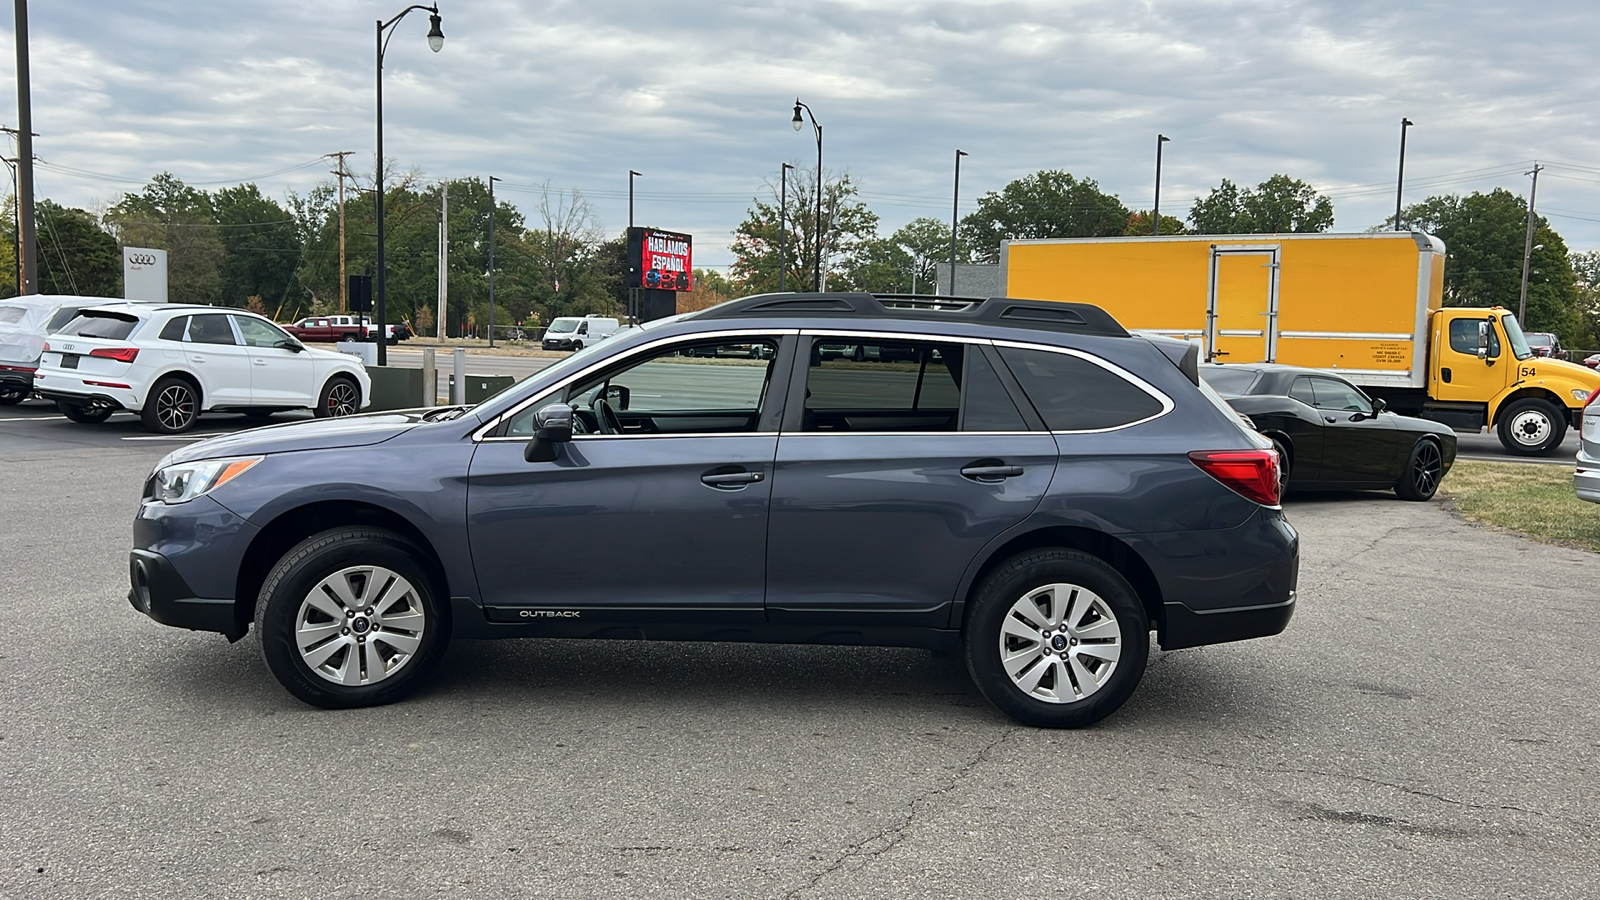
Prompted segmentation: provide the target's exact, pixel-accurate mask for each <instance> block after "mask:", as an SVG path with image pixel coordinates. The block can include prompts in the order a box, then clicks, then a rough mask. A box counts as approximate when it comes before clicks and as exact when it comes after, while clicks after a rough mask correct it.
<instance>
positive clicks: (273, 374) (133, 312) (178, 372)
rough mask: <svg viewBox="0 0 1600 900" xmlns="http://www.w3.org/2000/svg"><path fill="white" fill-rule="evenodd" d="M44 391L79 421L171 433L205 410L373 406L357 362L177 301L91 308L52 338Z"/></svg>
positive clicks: (250, 316) (43, 367) (272, 328)
mask: <svg viewBox="0 0 1600 900" xmlns="http://www.w3.org/2000/svg"><path fill="white" fill-rule="evenodd" d="M34 390H35V392H37V393H38V394H39V396H41V397H44V398H45V399H47V400H54V401H56V406H57V407H59V408H60V410H61V412H62V414H63V415H65V416H66V417H67V418H69V419H71V420H72V421H74V422H85V423H89V422H103V421H105V420H106V418H107V417H109V416H110V415H111V414H112V413H113V412H116V411H117V410H119V409H126V410H129V411H130V412H136V413H138V414H139V417H140V418H141V419H143V421H144V424H145V427H146V428H149V429H150V430H151V431H156V432H160V433H163V434H174V433H176V432H180V431H184V430H187V429H189V428H191V427H193V426H194V423H195V419H197V418H199V416H200V414H201V413H202V412H213V411H226V412H241V413H244V414H246V415H249V416H253V417H257V418H265V417H267V416H269V415H271V414H272V413H274V412H278V411H280V410H286V409H311V410H314V411H315V412H316V414H317V415H318V416H322V417H325V416H348V415H351V414H353V413H355V412H356V411H358V410H360V409H361V408H362V407H363V406H366V405H367V404H369V403H370V402H372V397H371V392H372V380H371V379H370V378H369V377H368V376H367V371H366V369H365V368H363V367H362V365H361V361H360V360H358V359H357V358H355V357H353V356H348V355H346V354H343V353H334V352H332V351H329V350H312V349H310V348H308V347H306V346H305V345H304V344H302V343H300V342H299V341H297V340H295V339H294V338H292V337H290V336H289V335H288V334H286V333H285V332H284V331H283V329H281V328H279V327H278V326H277V325H274V324H273V323H272V322H269V321H268V320H266V319H265V318H262V317H261V316H258V315H256V314H254V313H249V312H245V311H244V310H239V309H225V308H221V307H216V306H194V305H188V304H167V303H159V304H157V303H121V304H115V305H101V306H96V307H91V308H89V309H85V310H83V311H82V312H81V313H79V314H78V316H77V317H76V318H74V319H73V320H72V321H70V322H68V323H67V324H66V325H65V326H63V327H62V328H61V330H60V331H57V332H55V333H54V334H51V335H50V336H49V338H47V339H46V343H45V345H44V353H43V355H42V357H41V358H40V360H39V370H38V371H37V372H36V373H35V374H34Z"/></svg>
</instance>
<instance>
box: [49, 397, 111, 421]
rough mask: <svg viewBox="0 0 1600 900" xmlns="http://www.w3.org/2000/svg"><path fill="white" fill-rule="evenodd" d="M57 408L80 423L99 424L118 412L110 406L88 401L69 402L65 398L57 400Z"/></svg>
mask: <svg viewBox="0 0 1600 900" xmlns="http://www.w3.org/2000/svg"><path fill="white" fill-rule="evenodd" d="M56 409H59V410H61V414H62V415H63V416H66V417H67V418H69V419H71V420H72V421H74V422H77V423H78V424H80V425H97V424H99V423H101V422H104V421H105V420H107V419H109V418H111V414H112V413H114V412H116V410H114V409H112V408H111V407H109V406H90V405H89V404H87V403H68V402H66V401H65V400H57V401H56Z"/></svg>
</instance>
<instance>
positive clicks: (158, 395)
mask: <svg viewBox="0 0 1600 900" xmlns="http://www.w3.org/2000/svg"><path fill="white" fill-rule="evenodd" d="M139 418H140V419H141V420H142V421H143V422H144V427H146V428H148V429H150V430H151V431H154V432H157V433H159V434H177V433H178V432H180V431H188V430H189V429H190V428H193V427H194V423H195V420H196V419H198V418H200V392H199V391H197V390H195V387H194V385H193V384H190V383H189V382H188V381H186V380H184V379H182V378H172V377H168V378H163V379H161V380H160V381H158V382H156V384H155V387H152V388H151V389H150V394H149V396H147V397H146V398H145V401H144V409H142V410H140V411H139Z"/></svg>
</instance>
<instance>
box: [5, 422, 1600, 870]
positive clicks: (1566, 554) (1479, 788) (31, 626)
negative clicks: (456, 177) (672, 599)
mask: <svg viewBox="0 0 1600 900" xmlns="http://www.w3.org/2000/svg"><path fill="white" fill-rule="evenodd" d="M33 407H34V404H25V405H24V406H22V407H15V408H11V409H9V410H6V411H5V415H6V418H7V421H6V422H5V423H0V522H3V523H4V527H3V528H0V584H3V585H5V589H4V591H3V594H0V662H3V664H4V666H5V669H6V672H7V677H6V678H5V680H4V683H3V686H0V697H3V708H4V709H5V710H6V711H7V715H6V716H5V717H4V719H3V720H0V807H3V808H4V809H5V811H6V812H5V815H4V816H0V853H3V856H4V865H3V867H0V895H3V896H6V897H88V896H94V897H193V896H222V895H226V896H285V897H302V896H335V897H337V896H357V895H359V896H374V897H417V896H451V897H455V896H553V897H596V896H623V895H627V896H661V897H676V896H703V897H856V896H860V897H881V896H908V897H916V896H927V897H934V896H938V897H951V896H957V897H960V896H980V895H982V896H1038V895H1052V896H1055V895H1059V896H1096V897H1141V898H1143V897H1165V896H1171V897H1177V896H1185V897H1195V896H1199V897H1288V896H1308V897H1309V896H1314V897H1363V898H1366V897H1387V896H1407V897H1449V898H1463V897H1501V896H1539V897H1541V898H1563V897H1592V896H1594V884H1595V874H1594V873H1595V872H1597V871H1600V838H1597V832H1596V830H1595V827H1594V824H1593V822H1594V797H1595V796H1597V795H1600V758H1597V748H1600V711H1597V707H1596V704H1595V703H1594V697H1595V696H1597V694H1600V665H1596V663H1597V661H1600V655H1597V653H1596V651H1595V645H1594V642H1593V640H1592V637H1591V630H1592V628H1593V627H1594V623H1595V619H1596V610H1597V605H1596V600H1595V592H1594V590H1593V587H1592V585H1593V583H1594V582H1593V580H1594V578H1595V576H1596V573H1597V572H1600V567H1597V564H1596V563H1597V560H1596V557H1595V556H1594V555H1593V554H1589V553H1584V552H1579V551H1573V550H1565V549H1561V548H1556V547H1550V546H1545V545H1540V544H1535V543H1531V542H1528V541H1525V540H1522V539H1520V538H1516V537H1512V536H1508V535H1502V534H1495V533H1491V532H1487V531H1484V530H1480V529H1477V528H1474V527H1471V526H1468V525H1466V524H1464V523H1462V522H1461V521H1459V520H1458V519H1456V518H1454V517H1453V516H1452V515H1451V514H1450V513H1449V512H1448V511H1446V510H1444V509H1443V508H1441V506H1440V505H1439V504H1438V503H1427V504H1411V503H1403V502H1399V501H1396V500H1394V499H1391V498H1389V497H1387V496H1385V495H1382V494H1371V495H1349V496H1341V497H1331V498H1321V499H1314V500H1301V501H1296V502H1292V503H1291V504H1290V506H1289V510H1290V516H1291V519H1292V521H1293V522H1294V523H1295V525H1296V526H1297V527H1298V528H1299V529H1300V530H1301V533H1302V536H1303V548H1302V568H1301V580H1300V596H1301V603H1300V609H1299V612H1298V614H1297V616H1296V618H1295V620H1294V622H1293V623H1291V625H1290V628H1289V630H1288V631H1287V632H1285V633H1284V634H1283V635H1280V636H1278V637H1275V638H1269V639H1263V640H1257V641H1250V642H1245V643H1240V644H1235V645H1223V646H1217V647H1210V648H1202V649H1195V650H1185V651H1180V652H1176V653H1168V654H1157V655H1156V656H1155V657H1154V658H1153V660H1152V663H1151V665H1150V668H1149V670H1148V672H1147V674H1146V676H1145V680H1144V684H1143V685H1142V687H1141V688H1140V689H1139V692H1138V693H1137V694H1135V696H1134V698H1133V699H1132V700H1131V701H1130V702H1129V704H1128V705H1127V706H1126V707H1125V708H1124V709H1123V710H1122V711H1121V712H1120V713H1118V714H1117V715H1116V716H1114V717H1113V718H1111V719H1109V720H1108V721H1106V722H1104V723H1103V724H1102V725H1100V726H1098V727H1095V728H1092V729H1089V730H1085V731H1079V732H1048V731H1039V730H1033V729H1028V728H1023V727H1018V726H1016V725H1014V724H1013V723H1012V722H1011V721H1010V720H1008V719H1007V718H1005V717H1004V716H1003V715H1001V714H1000V713H998V712H996V711H995V710H993V709H991V708H989V707H988V706H987V705H986V704H985V703H984V701H983V700H982V698H981V697H979V696H978V694H977V693H976V691H975V690H974V689H973V688H972V687H971V686H970V684H969V683H968V681H967V679H966V676H965V674H964V673H962V672H960V671H959V670H957V669H956V668H955V667H954V666H953V665H952V664H951V663H950V662H949V661H947V660H939V659H934V658H932V657H930V656H929V655H928V654H927V653H925V652H921V651H911V650H881V649H866V648H810V647H790V646H754V645H742V644H735V645H672V644H645V643H632V642H615V643H613V642H592V643H561V642H553V641H529V642H509V643H493V644H474V643H470V642H458V643H457V644H456V645H454V646H453V647H452V649H451V651H450V653H449V655H448V657H447V659H446V662H445V665H444V667H443V670H442V673H441V677H440V678H439V679H438V680H437V681H436V682H435V683H434V684H433V685H432V686H431V687H430V688H428V689H427V690H425V691H423V692H422V693H421V695H420V696H418V697H417V698H415V699H414V700H412V701H410V702H407V703H405V704H402V705H398V706H392V707H387V708H380V709H368V710H357V711H349V712H339V713H332V712H324V711H319V710H314V709H311V708H308V707H306V706H303V705H301V704H299V703H298V702H296V701H295V700H293V699H291V698H290V697H289V696H288V695H287V694H286V693H284V692H283V691H282V690H281V689H280V688H279V687H278V685H277V684H276V683H275V682H274V681H273V680H272V678H271V676H270V675H269V674H268V672H267V671H266V669H265V667H264V665H263V664H262V662H261V659H260V655H259V649H258V646H257V644H256V642H255V638H254V636H253V635H252V636H250V637H248V638H246V639H245V640H244V641H242V642H240V643H238V644H233V645H230V644H228V643H227V642H226V641H225V640H224V639H223V638H221V637H219V636H216V635H206V634H197V633H191V632H184V631H179V630H175V629H170V628H166V627H163V626H160V625H156V624H154V623H152V622H150V621H148V620H146V619H144V618H143V617H142V616H140V615H138V614H137V613H135V612H134V611H133V610H132V609H131V608H130V607H129V606H128V604H127V601H126V600H125V599H124V595H125V593H126V590H127V585H126V582H127V576H126V550H127V547H128V543H129V531H130V524H131V518H132V513H133V509H134V506H135V504H136V498H137V494H138V490H139V485H140V482H141V480H142V479H143V478H144V476H145V474H146V473H147V472H148V471H149V468H150V466H151V465H152V464H153V463H154V462H155V461H156V459H158V458H159V457H160V456H161V455H162V454H163V453H165V452H166V451H167V450H169V449H171V447H172V446H174V444H173V443H172V442H171V441H146V440H136V439H134V438H138V437H140V436H142V435H144V432H143V431H142V430H140V429H139V428H138V426H137V423H136V422H133V421H132V420H131V418H128V420H127V421H126V422H122V421H121V420H122V419H124V418H125V417H122V416H118V417H113V419H112V420H111V421H110V422H108V423H106V424H105V425H103V426H100V427H99V428H98V429H96V428H85V427H84V426H77V425H73V424H72V423H69V422H66V421H64V420H61V421H59V424H57V423H53V422H51V421H49V419H48V417H45V416H43V414H40V416H39V417H37V418H33V417H30V416H28V415H25V414H26V413H29V412H31V411H33ZM29 418H33V420H32V421H23V420H25V419H29ZM225 418H226V421H225ZM235 418H238V417H220V416H219V417H215V422H213V421H212V420H210V419H207V420H202V428H201V429H200V430H201V431H202V432H209V431H210V430H213V429H214V428H230V429H231V428H235V427H243V426H244V424H245V423H244V420H243V419H242V418H238V421H237V424H232V420H233V419H235ZM57 427H59V428H61V429H63V432H62V434H60V435H56V434H54V433H53V432H54V430H55V429H56V428H57ZM46 431H48V432H52V433H51V434H46V435H44V436H34V437H29V435H35V434H36V433H40V432H46ZM72 434H93V435H95V436H94V437H93V438H92V439H91V438H72V437H70V435H72ZM73 440H77V441H79V442H80V443H76V444H74V443H72V441H73Z"/></svg>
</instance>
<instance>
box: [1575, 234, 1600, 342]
mask: <svg viewBox="0 0 1600 900" xmlns="http://www.w3.org/2000/svg"><path fill="white" fill-rule="evenodd" d="M1571 265H1572V274H1573V276H1574V279H1575V282H1576V288H1577V295H1578V315H1579V317H1580V321H1581V326H1582V327H1581V330H1580V331H1579V333H1578V338H1577V342H1576V344H1575V348H1576V349H1589V348H1595V347H1600V250H1586V251H1584V252H1582V253H1574V254H1572V258H1571ZM1573 358H1574V359H1577V357H1576V356H1574V357H1573Z"/></svg>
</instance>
